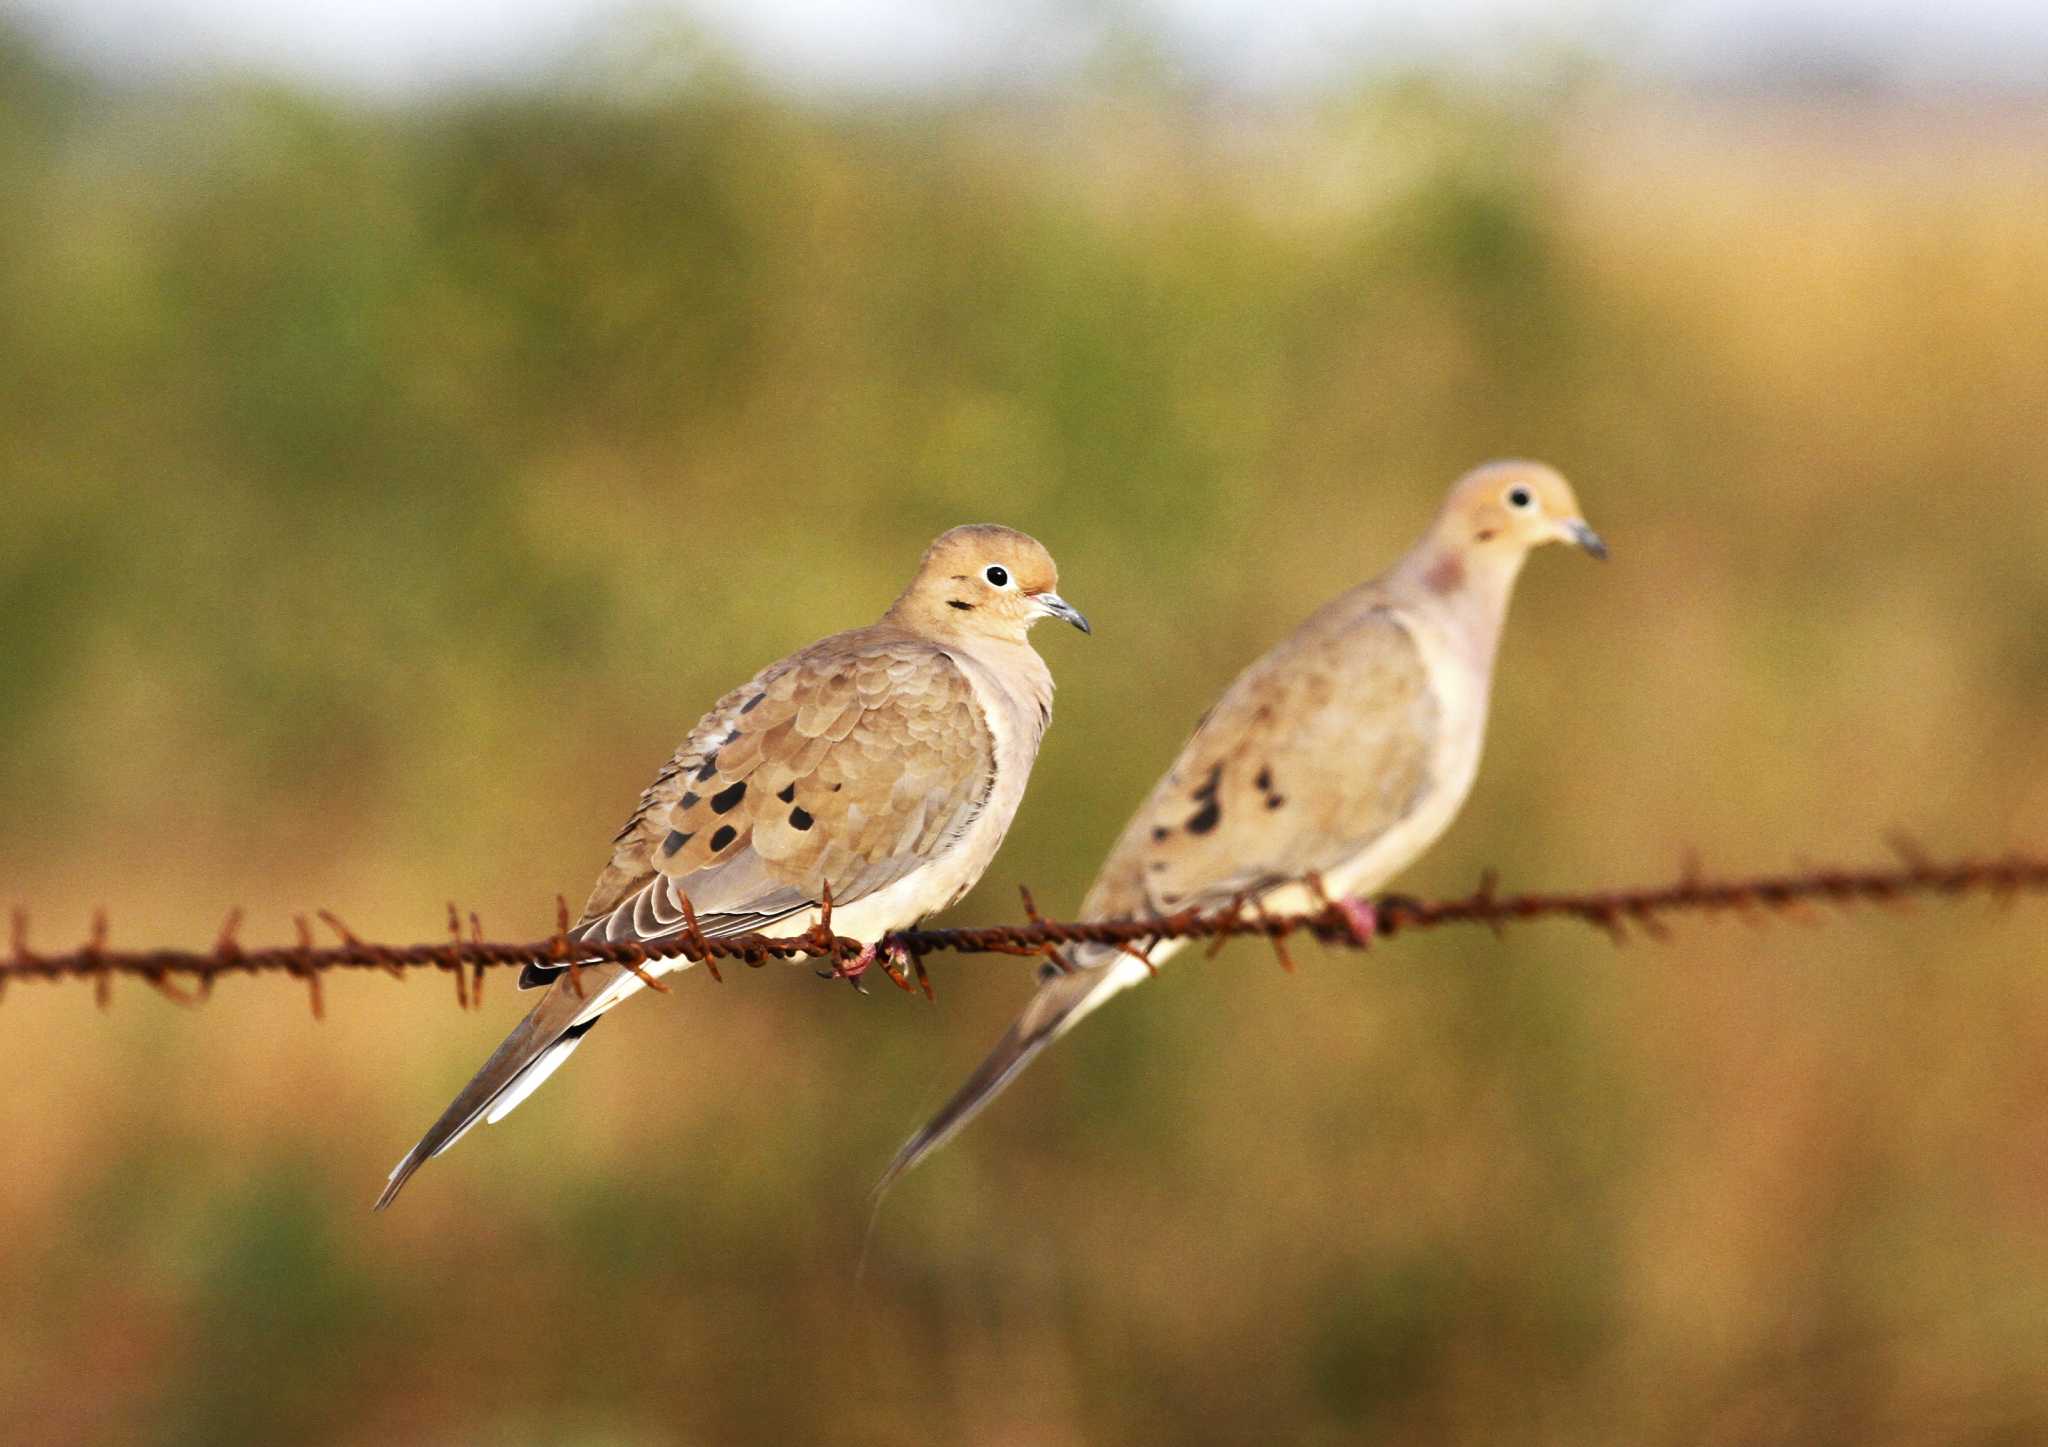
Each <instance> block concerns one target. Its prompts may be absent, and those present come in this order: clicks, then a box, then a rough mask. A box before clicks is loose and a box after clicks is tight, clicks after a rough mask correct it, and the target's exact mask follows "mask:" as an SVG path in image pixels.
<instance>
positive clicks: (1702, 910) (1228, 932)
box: [0, 840, 2048, 1016]
mask: <svg viewBox="0 0 2048 1447" xmlns="http://www.w3.org/2000/svg"><path fill="white" fill-rule="evenodd" d="M1892 847H1893V850H1894V852H1896V853H1897V854H1898V855H1899V863H1898V864H1896V865H1894V866H1892V867H1889V868H1867V869H1846V868H1838V867H1808V868H1804V869H1801V870H1798V871H1797V872H1793V873H1788V874H1775V875H1757V876H1750V877H1745V878H1737V879H1713V878H1708V877H1706V876H1704V875H1703V874H1702V873H1701V872H1700V869H1699V866H1698V863H1697V861H1693V860H1688V862H1687V863H1686V865H1685V867H1684V868H1683V869H1682V871H1681V872H1680V875H1679V877H1678V879H1677V880H1676V881H1675V882H1673V883H1671V884H1665V885H1658V886H1654V887H1649V888H1639V889H1612V890H1593V891H1580V892H1566V893H1526V894H1502V893H1500V891H1499V889H1498V881H1497V880H1496V879H1495V877H1494V875H1493V874H1492V873H1491V872H1488V873H1487V874H1486V875H1485V876H1484V877H1483V878H1482V879H1481V881H1480V884H1479V887H1478V888H1477V889H1476V890H1474V891H1473V892H1472V893H1471V894H1469V895H1466V896H1464V897H1462V898H1453V899H1441V900H1433V901H1425V900H1416V899H1410V898H1407V897H1404V896H1399V895H1389V896H1386V897H1384V898H1382V899H1379V900H1377V901H1374V902H1372V903H1371V904H1370V905H1368V906H1365V907H1364V909H1363V910H1361V909H1359V908H1358V907H1355V906H1353V905H1352V904H1350V903H1349V902H1347V901H1342V900H1334V899H1331V898H1329V896H1328V895H1326V894H1324V893H1323V890H1322V886H1321V884H1320V882H1319V881H1316V880H1314V879H1313V878H1312V879H1311V880H1310V881H1309V883H1310V885H1311V887H1312V889H1313V891H1314V892H1315V893H1316V894H1317V895H1318V896H1320V898H1321V900H1322V903H1321V905H1320V906H1319V907H1318V908H1316V909H1312V910H1308V911H1304V912H1301V913H1293V914H1269V913H1267V912H1265V911H1264V910H1262V909H1260V908H1259V906H1258V905H1257V904H1256V903H1253V902H1250V901H1247V900H1240V901H1238V902H1237V903H1236V904H1234V905H1232V906H1230V907H1229V908H1226V909H1221V910H1215V911H1211V912H1208V913H1198V912H1195V911H1186V912H1183V913H1179V914H1172V915H1165V916H1160V917H1156V918H1146V919H1135V920H1115V921H1095V922H1090V921H1079V922H1066V921H1059V920H1048V919H1046V918H1044V917H1043V916H1041V915H1040V914H1039V912H1038V908H1037V905H1036V904H1035V903H1034V902H1033V900H1032V896H1031V892H1030V891H1029V890H1028V889H1026V890H1022V891H1020V893H1021V894H1022V896H1023V907H1024V913H1025V916H1026V921H1027V922H1026V923H1024V924H1003V925H981V926H967V927H964V928H956V929H912V930H903V931H900V932H898V933H895V934H892V935H890V936H889V937H888V940H887V943H888V944H890V945H892V946H894V948H895V951H896V952H898V953H899V954H900V957H901V958H902V959H903V960H904V961H905V962H906V963H907V965H908V966H909V971H908V972H907V973H906V972H905V971H904V970H901V969H899V968H898V967H897V965H896V964H895V962H894V961H892V960H891V959H890V957H889V953H888V952H884V953H882V954H880V955H878V956H877V957H876V962H877V963H879V964H880V966H881V968H882V969H883V970H884V971H885V972H886V973H887V974H888V976H889V978H890V979H891V980H893V981H894V982H895V983H896V984H897V985H898V986H900V987H901V988H903V989H905V990H913V991H914V990H918V989H922V991H923V992H924V994H925V995H927V996H930V995H931V993H932V988H931V981H930V977H929V975H928V974H927V973H926V970H925V967H924V956H926V955H928V954H936V953H942V952H950V953H954V954H970V955H972V954H1000V955H1022V956H1043V957H1045V958H1046V959H1048V960H1050V961H1051V962H1052V964H1053V965H1054V966H1055V967H1057V968H1062V969H1063V968H1066V962H1065V960H1064V959H1063V958H1062V957H1061V956H1060V954H1059V949H1060V947H1061V946H1063V945H1077V944H1094V945H1114V946H1117V947H1119V948H1121V949H1123V950H1125V951H1126V952H1128V953H1129V954H1131V955H1133V956H1135V957H1136V958H1138V959H1139V960H1142V961H1145V963H1147V964H1148V965H1149V964H1150V960H1149V958H1148V951H1149V949H1150V948H1151V947H1152V946H1154V945H1156V944H1157V943H1159V942H1161V941H1164V940H1206V941H1209V942H1210V943H1211V949H1210V953H1211V954H1214V953H1215V951H1216V950H1218V949H1220V948H1221V947H1222V946H1223V945H1224V944H1225V943H1227V942H1228V941H1230V940H1232V939H1236V938H1240V937H1255V938H1262V939H1265V940H1266V941H1268V942H1269V943H1270V944H1271V946H1272V948H1273V951H1274V953H1275V955H1276V956H1277V957H1278V959H1279V961H1280V963H1281V964H1282V965H1283V966H1284V967H1286V968H1288V969H1290V970H1291V969H1292V968H1293V967H1294V965H1293V960H1292V957H1291V956H1290V955H1289V954H1288V951H1287V945H1286V941H1287V940H1288V939H1289V938H1290V937H1291V936H1294V935H1307V936H1309V937H1311V938H1313V939H1315V940H1318V941H1319V942H1321V943H1323V944H1325V945H1333V946H1337V947H1342V948H1352V949H1364V948H1367V947H1369V946H1370V945H1371V944H1372V942H1373V941H1374V940H1376V939H1383V938H1389V937H1392V936H1396V935H1399V934H1402V933H1404V932H1406V931H1409V930H1424V929H1437V928H1440V927H1443V926H1446V925H1459V924H1476V925H1485V926H1487V927H1489V928H1491V929H1493V930H1495V931H1496V932H1498V931H1499V930H1501V929H1502V928H1504V927H1505V926H1507V925H1510V924H1523V923H1528V922H1531V921H1535V920H1541V919H1569V920H1576V921H1579V922H1580V923H1583V924H1588V925H1592V926H1594V927H1595V928H1598V929H1601V930H1604V931H1605V932H1606V933H1607V934H1608V935H1609V936H1610V937H1612V938H1613V939H1614V940H1615V941H1616V942H1617V943H1620V942H1622V941H1624V940H1626V939H1627V938H1628V936H1629V934H1630V932H1631V931H1640V932H1641V933H1643V934H1646V935H1650V936H1652V937H1654V938H1660V939H1661V938H1664V937H1665V936H1666V935H1667V934H1668V928H1667V926H1666V924H1665V920H1666V918H1667V917H1669V916H1671V915H1678V914H1708V915H1713V914H1731V913H1732V914H1736V915H1739V916H1742V917H1745V918H1749V919H1752V920H1756V919H1763V918H1767V917H1769V916H1773V915H1778V916H1784V915H1795V916H1800V917H1805V918H1812V917H1815V914H1814V911H1813V910H1812V908H1811V907H1812V906H1816V905H1833V906H1838V907H1841V908H1845V909H1846V908H1855V907H1861V906H1868V905H1892V906H1904V905H1907V904H1909V903H1910V902H1911V901H1912V900H1914V899H1916V898H1923V897H1936V898H1950V899H1953V898H1960V897H1963V896H1966V895H1984V896H1988V897H1991V898H1994V899H1998V900H2002V901H2003V900H2010V899H2012V898H2013V897H2015V896H2017V895H2020V894H2036V893H2048V858H2043V857H2041V856H2038V855H2030V854H2024V853H2011V854H2006V855H2003V856H2001V857H1999V858H1995V859H1963V860H1950V861H1937V860H1933V859H1929V858H1928V857H1926V856H1925V855H1924V854H1922V853H1921V852H1920V851H1919V850H1918V849H1917V848H1915V847H1914V846H1912V845H1911V844H1910V843H1908V842H1906V841H1902V840H1895V841H1893V845H1892ZM555 910H556V930H555V933H554V934H553V935H551V936H549V937H548V938H546V939H542V940H528V941H524V942H516V943H515V942H504V941H491V940H486V939H485V938H484V937H483V925H482V923H481V922H480V921H479V920H478V918H477V916H476V915H475V914H474V913H473V912H472V913H469V914H468V915H467V916H465V915H464V914H463V913H462V912H461V911H459V910H457V908H456V907H455V906H454V905H452V904H451V905H449V906H448V937H447V938H446V939H445V940H441V941H436V942H429V943H421V944H411V945H389V944H378V943H374V942H371V941H368V940H363V939H360V938H358V937H357V936H356V935H355V934H354V933H353V932H352V931H351V930H350V929H349V928H348V926H347V925H345V924H344V923H342V921H341V920H340V919H339V918H338V917H336V916H335V915H334V914H332V913H330V912H328V911H326V910H321V911H318V912H317V914H316V915H315V916H314V918H317V919H318V920H320V921H321V923H322V924H324V925H325V926H326V927H327V928H328V929H329V930H330V931H331V932H332V933H333V934H334V935H335V937H336V939H337V941H338V942H337V943H335V944H332V945H324V946H323V945H317V944H315V942H314V936H313V927H312V924H311V922H310V920H309V919H308V918H307V916H305V915H297V916H294V918H293V922H294V924H295V926H296V928H297V934H298V939H297V942H296V943H294V944H288V945H273V946H266V947H260V948H247V947H244V946H243V945H242V944H241V943H240V940H239V935H240V930H241V926H242V921H243V912H242V911H241V910H240V909H236V910H234V911H232V912H231V913H230V914H229V915H228V917H227V921H226V923H225V924H223V925H222V927H221V931H220V934H219V936H218V938H217V939H216V940H215V941H214V944H213V946H212V947H211V948H210V949H204V950H182V949H162V948H152V949H139V950H116V949H111V948H109V947H108V944H107V935H108V923H107V914H106V911H105V910H100V911H97V912H96V913H95V914H94V916H93V921H92V931H91V934H90V935H89V937H88V938H87V940H86V942H85V943H84V944H83V945H80V946H79V947H78V948H76V949H73V950H68V951H65V952H63V953H60V954H38V953H37V952H35V951H34V950H33V949H31V948H30V945H29V919H28V915H27V912H26V911H25V910H21V909H16V910H15V911H14V914H13V929H12V940H11V950H10V953H9V955H8V957H6V958H4V959H0V995H4V993H5V991H6V987H7V986H8V985H9V984H10V983H12V982H14V981H16V980H40V981H62V980H90V981H91V982H92V983H93V987H94V991H95V994H96V995H97V997H98V1000H99V1003H100V1004H101V1005H102V1006H105V1005H106V1004H107V1003H108V1002H109V1000H110V998H111V991H112V986H113V981H114V979H115V977H116V976H132V977H136V978H139V979H141V980H143V981H145V982H146V983H148V984H149V985H151V986H152V987H153V988H155V989H156V990H158V991H159V992H161V993H163V994H164V995H166V996H168V997H170V998H171V999H173V1000H176V1001H178V1002H180V1003H182V1004H191V1003H195V1002H196V1001H198V1000H200V999H203V998H204V997H205V996H206V995H207V994H208V993H210V992H211V990H212V988H213V984H214V982H215V981H216V980H218V979H219V978H220V977H222V976H224V975H232V974H250V975H255V974H271V973H277V974H287V975H292V976H296V977H297V978H299V979H301V980H303V981H304V982H305V983H306V986H307V989H308V991H309V992H310V995H311V1004H312V1008H313V1013H314V1015H315V1016H318V1015H320V1014H321V1013H322V997H321V978H322V976H323V975H325V974H327V973H328V972H330V971H333V970H348V969H375V970H384V971H386V972H388V973H390V974H392V975H395V976H398V977H400V978H403V977H404V975H405V973H406V972H407V971H409V970H421V969H436V970H441V971H445V972H447V973H449V974H451V975H452V976H453V977H454V981H455V995H456V1000H457V1003H458V1004H459V1005H461V1006H462V1007H463V1008H465V1009H468V1008H476V1007H478V1006H480V1005H481V1004H482V1002H483V983H484V975H485V973H486V971H488V970H491V969H495V968H500V967H503V966H507V965H519V966H524V965H527V964H531V963H534V962H537V961H538V962H546V963H553V964H558V965H560V966H562V967H563V968H564V969H565V970H567V971H568V972H569V974H570V977H571V979H572V982H573V983H574V984H575V985H576V986H577V987H578V988H580V987H581V980H580V972H581V970H582V969H583V968H584V967H587V966H591V965H601V964H616V965H623V966H625V967H626V968H627V969H629V970H632V971H634V972H635V973H637V974H640V975H641V977H642V978H643V979H644V980H645V981H646V982H647V983H648V984H649V985H651V986H653V987H654V988H655V989H657V990H664V991H665V990H666V989H667V988H668V987H667V986H666V985H664V984H662V983H661V982H660V981H659V980H657V979H655V978H654V977H653V976H652V975H651V974H648V973H647V972H646V971H645V968H644V967H645V966H646V965H648V964H650V963H652V962H654V961H658V960H672V959H684V960H692V961H700V962H702V963H703V964H704V966H705V968H706V970H707V972H708V973H709V974H710V975H711V977H712V978H713V979H714V980H722V979H723V978H724V977H723V975H722V974H721V973H720V971H719V969H718V962H719V961H721V960H728V961H738V962H739V963H741V964H745V965H748V966H750V967H754V968H759V967H760V966H762V965H765V964H767V963H768V962H769V961H771V960H791V959H798V958H809V959H829V960H831V961H832V962H833V969H832V970H830V971H828V972H826V973H828V974H835V975H844V976H846V977H848V978H854V977H855V974H854V971H853V970H851V969H850V968H849V966H851V965H852V964H854V962H856V961H857V960H859V958H860V955H861V951H862V949H863V947H864V945H865V944H866V942H865V941H862V940H857V939H850V938H847V937H846V936H843V935H839V934H836V933H834V932H833V930H832V924H831V901H830V898H829V896H828V898H827V899H826V901H825V903H824V907H823V909H822V911H821V913H822V916H823V917H822V918H821V919H820V920H819V921H818V922H817V923H816V924H814V925H813V926H812V927H811V928H810V929H808V930H806V931H804V932H803V933H801V934H798V935H792V936H773V935H766V934H742V935H732V936H728V937H725V938H713V937H710V936H707V935H705V934H704V933H703V932H702V931H701V930H700V929H699V927H698V923H697V917H696V914H695V912H694V911H693V910H692V909H691V907H690V905H689V903H688V901H684V903H683V914H684V927H683V929H682V930H681V931H679V932H678V933H677V934H675V935H673V936H671V937H669V938H666V939H662V940H656V941H646V942H639V941H629V942H625V943H616V944H614V943H606V942H604V941H597V940H584V939H578V938H575V937H574V936H573V935H572V934H571V931H570V927H569V911H568V906H567V904H566V902H564V901H563V900H562V899H561V898H559V897H557V899H556V901H555ZM465 923H466V926H467V927H466V929H465ZM913 976H914V983H913ZM185 981H189V982H190V987H188V986H187V985H186V984H185V983H183V982H185Z"/></svg>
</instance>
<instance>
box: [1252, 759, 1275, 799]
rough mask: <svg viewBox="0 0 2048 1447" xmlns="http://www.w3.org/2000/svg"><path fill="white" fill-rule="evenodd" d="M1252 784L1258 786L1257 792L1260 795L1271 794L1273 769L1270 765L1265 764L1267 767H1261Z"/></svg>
mask: <svg viewBox="0 0 2048 1447" xmlns="http://www.w3.org/2000/svg"><path fill="white" fill-rule="evenodd" d="M1252 782H1253V783H1254V784H1256V785H1258V788H1259V792H1260V793H1261V794H1270V793H1272V792H1273V768H1272V765H1270V764H1267V765H1264V766H1262V767H1261V768H1260V769H1259V776H1258V777H1257V778H1256V779H1254V780H1252Z"/></svg>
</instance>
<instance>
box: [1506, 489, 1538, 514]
mask: <svg viewBox="0 0 2048 1447" xmlns="http://www.w3.org/2000/svg"><path fill="white" fill-rule="evenodd" d="M1535 501H1536V494H1535V493H1533V492H1531V491H1529V489H1528V488H1526V487H1511V488H1509V489H1508V506H1509V507H1512V508H1518V509H1521V510H1523V511H1527V510H1528V508H1529V507H1530V506H1531V505H1532V504H1533V503H1534V502H1535Z"/></svg>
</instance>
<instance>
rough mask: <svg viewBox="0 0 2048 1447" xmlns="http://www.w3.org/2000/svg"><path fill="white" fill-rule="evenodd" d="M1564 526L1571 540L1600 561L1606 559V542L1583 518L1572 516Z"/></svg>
mask: <svg viewBox="0 0 2048 1447" xmlns="http://www.w3.org/2000/svg"><path fill="white" fill-rule="evenodd" d="M1564 526H1565V531H1566V532H1567V533H1569V534H1570V535H1571V540H1572V541H1573V542H1575V543H1577V544H1578V545H1579V546H1580V547H1582V548H1584V549H1585V550H1586V551H1587V552H1589V553H1591V554H1592V555H1593V556H1594V557H1596V558H1598V559H1599V560H1600V561H1601V562H1603V563H1604V562H1606V561H1607V544H1605V543H1603V542H1601V541H1600V534H1598V533H1596V532H1594V531H1593V528H1592V525H1591V524H1589V523H1588V522H1587V521H1586V520H1585V519H1584V518H1573V519H1572V520H1571V521H1570V522H1568V523H1566V524H1565V525H1564Z"/></svg>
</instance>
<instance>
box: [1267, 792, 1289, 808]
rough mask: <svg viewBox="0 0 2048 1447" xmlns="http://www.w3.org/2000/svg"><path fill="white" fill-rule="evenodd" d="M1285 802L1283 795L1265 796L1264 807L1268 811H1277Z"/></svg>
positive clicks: (1285, 797) (1285, 798)
mask: <svg viewBox="0 0 2048 1447" xmlns="http://www.w3.org/2000/svg"><path fill="white" fill-rule="evenodd" d="M1286 802H1287V796H1286V795H1285V794H1268V795H1267V796H1266V807H1267V808H1268V809H1277V808H1279V807H1280V806H1281V805H1282V804H1285V803H1286Z"/></svg>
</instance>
